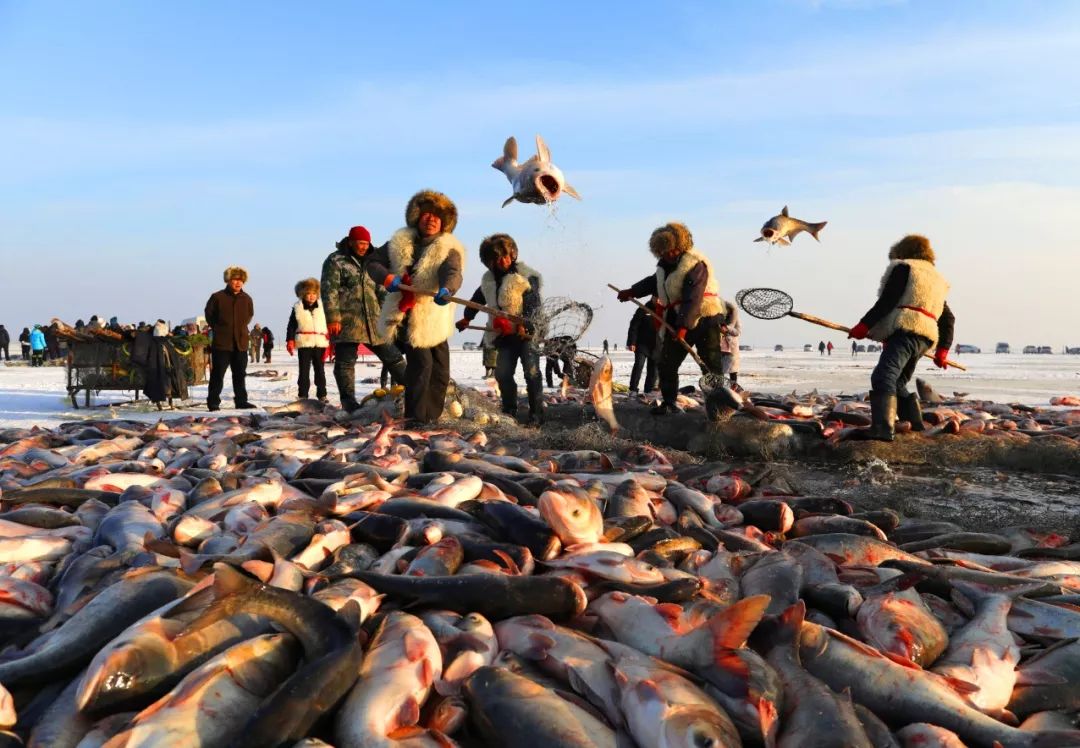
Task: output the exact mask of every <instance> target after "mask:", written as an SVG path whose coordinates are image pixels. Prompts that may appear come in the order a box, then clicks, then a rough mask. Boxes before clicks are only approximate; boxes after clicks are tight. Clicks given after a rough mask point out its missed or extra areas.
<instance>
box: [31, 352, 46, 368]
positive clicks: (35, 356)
mask: <svg viewBox="0 0 1080 748" xmlns="http://www.w3.org/2000/svg"><path fill="white" fill-rule="evenodd" d="M30 365H31V366H44V365H45V349H44V348H42V349H41V350H40V351H31V352H30Z"/></svg>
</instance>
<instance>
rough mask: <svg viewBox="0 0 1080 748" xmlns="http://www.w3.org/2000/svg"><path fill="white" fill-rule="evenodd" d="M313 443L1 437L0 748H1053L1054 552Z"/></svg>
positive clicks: (1060, 645)
mask: <svg viewBox="0 0 1080 748" xmlns="http://www.w3.org/2000/svg"><path fill="white" fill-rule="evenodd" d="M321 409H322V406H321V405H319V404H318V403H313V402H312V401H298V402H297V403H294V404H292V405H290V406H287V407H284V408H281V409H278V412H276V413H271V414H261V415H245V416H243V417H221V418H177V419H172V420H164V421H160V422H158V423H156V424H147V423H138V422H133V421H125V420H113V421H100V422H89V421H84V422H80V423H72V424H66V425H64V426H61V427H59V428H57V429H55V430H40V429H33V430H26V429H9V430H6V431H0V491H2V493H0V564H3V573H2V575H0V641H2V647H3V649H2V651H0V684H2V688H0V730H3V731H4V732H2V733H0V746H15V745H23V744H25V745H29V746H41V747H44V746H49V747H50V748H59V747H64V746H69V747H71V748H75V747H76V746H78V747H80V748H89V747H90V746H108V747H109V748H117V747H119V746H128V747H130V746H260V747H265V746H294V745H295V746H309V747H310V746H325V745H333V746H338V747H339V748H352V747H355V746H397V747H401V748H406V747H408V748H412V747H415V746H443V747H445V746H454V745H462V746H511V745H512V746H544V747H545V748H549V747H559V746H575V747H578V746H580V747H584V746H603V747H605V748H608V747H610V748H614V747H615V746H620V747H621V746H628V747H630V746H639V747H640V748H659V747H661V746H662V747H665V748H676V747H681V748H708V747H710V746H711V747H714V748H716V747H719V746H743V745H745V746H760V745H764V746H856V747H859V746H916V745H917V746H961V745H970V746H980V747H985V748H992V746H998V745H1001V746H1006V747H1008V746H1024V747H1032V748H1034V747H1036V746H1040V747H1045V746H1065V745H1080V732H1076V731H1075V730H1074V729H1073V728H1074V717H1075V715H1076V712H1077V709H1080V607H1076V604H1077V603H1078V602H1080V560H1078V559H1080V544H1077V543H1070V541H1069V539H1068V538H1064V537H1061V536H1058V535H1051V534H1046V533H1040V532H1036V531H1034V530H1030V529H1025V528H1011V529H1008V530H1003V531H1001V532H1000V533H997V534H985V533H971V532H965V531H964V530H963V529H962V528H960V527H958V526H956V525H953V524H949V523H943V522H935V521H928V520H919V519H911V518H908V519H904V518H902V517H900V516H898V515H897V514H896V513H894V512H892V511H889V510H877V511H867V512H858V511H856V509H855V508H854V507H852V506H851V505H850V504H849V503H847V502H845V501H843V500H840V499H837V498H834V497H830V496H791V495H785V494H783V493H782V492H781V491H780V490H779V486H778V485H770V484H769V483H768V482H767V481H768V478H767V477H764V476H767V475H768V471H757V470H756V469H752V468H751V469H745V468H744V469H743V470H742V471H741V472H740V471H739V470H734V469H732V467H731V466H730V465H727V464H722V463H709V464H678V465H676V464H672V462H671V461H670V460H669V459H668V458H667V457H665V455H664V454H663V453H661V452H660V451H658V450H656V449H653V448H651V447H649V446H648V445H640V444H638V445H630V446H627V447H626V448H624V449H622V450H621V451H618V452H617V453H600V452H593V451H572V452H556V451H551V450H540V449H537V448H535V447H534V446H532V445H531V444H530V443H529V441H528V440H527V436H526V437H514V436H505V437H500V438H497V437H495V436H489V435H488V434H487V433H485V432H484V431H482V430H477V431H474V432H472V433H468V434H462V433H458V432H456V431H454V430H451V429H449V428H440V427H432V428H430V429H425V430H414V429H406V428H405V427H404V426H402V425H400V424H398V423H397V422H394V421H386V422H377V423H372V424H362V423H358V422H356V421H347V422H341V421H339V420H336V419H335V417H334V414H332V413H330V412H326V413H324V412H322V410H321ZM339 417H340V416H339ZM515 439H517V440H515Z"/></svg>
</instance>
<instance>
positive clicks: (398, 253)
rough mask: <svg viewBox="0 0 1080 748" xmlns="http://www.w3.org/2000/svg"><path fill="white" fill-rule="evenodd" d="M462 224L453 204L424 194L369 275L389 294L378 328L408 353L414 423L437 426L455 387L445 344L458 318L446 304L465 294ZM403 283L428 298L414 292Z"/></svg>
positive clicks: (408, 400) (412, 203) (408, 413)
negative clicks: (459, 228) (451, 386)
mask: <svg viewBox="0 0 1080 748" xmlns="http://www.w3.org/2000/svg"><path fill="white" fill-rule="evenodd" d="M455 226H457V207H456V206H455V205H454V203H453V202H452V201H451V200H450V198H448V197H447V196H446V195H444V194H442V193H441V192H434V191H432V190H422V191H420V192H417V193H416V194H415V195H413V196H412V198H410V199H409V203H408V205H407V206H406V207H405V227H404V228H402V229H398V230H397V231H396V232H395V233H394V235H393V236H391V237H390V241H388V242H387V243H386V244H384V245H383V246H382V247H380V248H379V249H378V250H376V251H375V252H374V253H373V256H372V258H371V260H370V261H369V262H368V268H367V269H368V274H369V275H370V276H371V277H372V278H373V279H374V280H375V282H376V283H380V284H382V286H383V287H384V288H386V290H387V291H389V292H390V293H388V294H387V296H386V298H385V299H384V300H383V303H382V314H381V315H380V317H379V327H378V330H379V334H380V335H383V336H385V337H386V339H388V340H397V341H398V342H399V344H400V346H401V348H402V350H403V351H404V352H405V363H406V367H405V417H406V418H407V419H410V420H413V421H418V422H425V423H426V422H430V421H437V420H438V419H439V416H441V415H442V411H443V404H444V401H445V399H446V388H447V386H448V385H449V384H450V346H449V345H448V344H447V342H446V341H447V339H448V338H449V337H450V336H451V335H452V334H453V332H454V313H453V310H452V309H450V307H448V306H447V304H449V303H450V297H451V296H452V295H453V294H455V293H456V292H457V291H458V289H460V288H461V282H462V276H461V274H462V270H463V269H464V267H465V247H464V246H462V244H461V242H459V241H458V240H457V238H455V237H454V235H453V233H452V232H453V230H454V227H455ZM403 285H404V286H409V287H412V288H415V289H417V290H418V291H422V292H426V293H415V294H414V293H412V292H410V291H407V290H405V289H403V288H401V286H403ZM429 294H430V295H429Z"/></svg>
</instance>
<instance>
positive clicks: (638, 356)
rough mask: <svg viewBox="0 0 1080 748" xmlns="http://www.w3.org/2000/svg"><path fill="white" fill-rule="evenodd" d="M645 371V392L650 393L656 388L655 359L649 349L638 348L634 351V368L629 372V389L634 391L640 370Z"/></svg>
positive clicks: (639, 377)
mask: <svg viewBox="0 0 1080 748" xmlns="http://www.w3.org/2000/svg"><path fill="white" fill-rule="evenodd" d="M642 368H644V369H645V392H652V391H653V387H655V386H656V359H655V358H654V357H653V352H652V350H651V349H643V348H641V347H640V346H639V347H638V348H637V349H636V350H635V351H634V368H633V369H631V370H630V389H631V390H634V391H636V390H637V388H638V380H640V379H641V370H642Z"/></svg>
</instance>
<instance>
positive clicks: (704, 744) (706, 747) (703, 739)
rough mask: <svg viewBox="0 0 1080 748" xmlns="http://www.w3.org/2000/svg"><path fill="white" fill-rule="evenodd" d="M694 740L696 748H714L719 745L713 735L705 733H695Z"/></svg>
mask: <svg viewBox="0 0 1080 748" xmlns="http://www.w3.org/2000/svg"><path fill="white" fill-rule="evenodd" d="M692 740H693V743H694V748H714V746H716V745H717V742H716V740H715V739H714V738H713V736H712V735H706V734H705V733H703V732H695V733H694V736H693V738H692Z"/></svg>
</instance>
